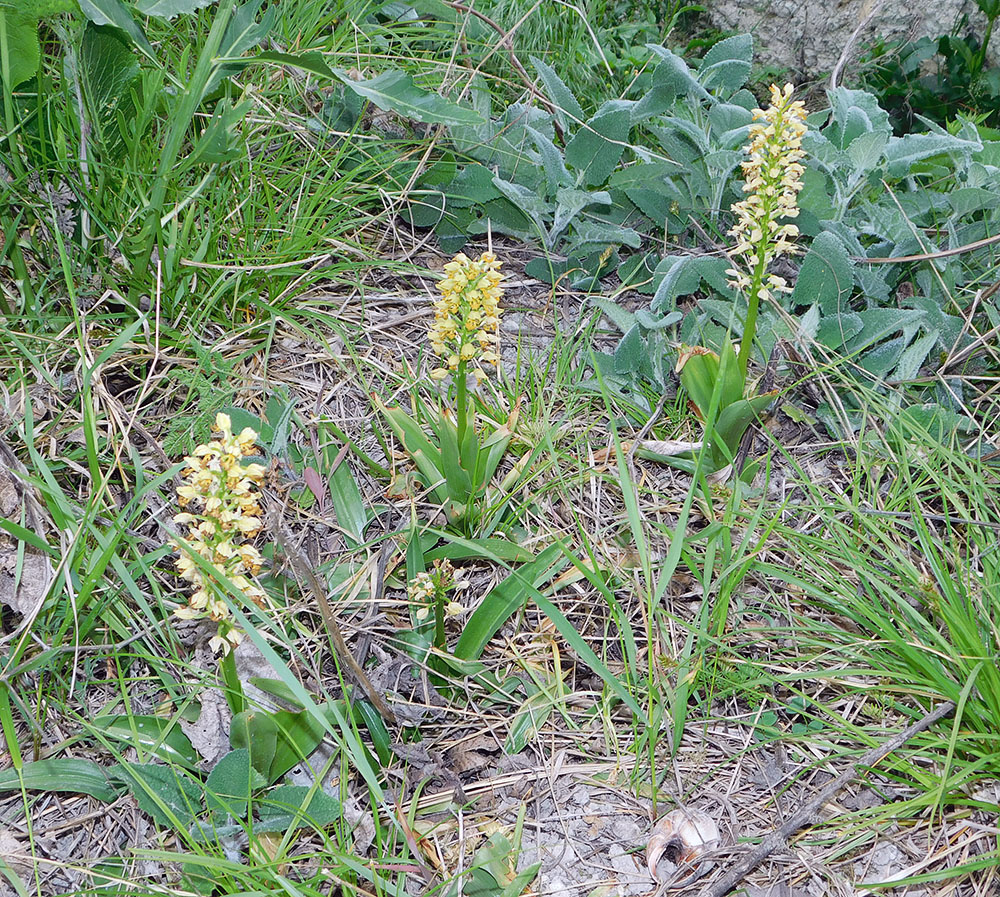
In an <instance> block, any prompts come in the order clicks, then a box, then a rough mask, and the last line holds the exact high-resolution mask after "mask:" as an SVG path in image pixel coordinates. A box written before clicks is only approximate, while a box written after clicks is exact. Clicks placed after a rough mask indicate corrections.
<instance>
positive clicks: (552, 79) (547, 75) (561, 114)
mask: <svg viewBox="0 0 1000 897" xmlns="http://www.w3.org/2000/svg"><path fill="white" fill-rule="evenodd" d="M528 58H529V59H530V60H531V64H532V65H533V66H534V67H535V71H536V72H538V76H539V78H541V79H542V84H544V85H545V89H546V91H548V95H549V99H550V100H552V103H553V105H554V106H555V110H554V111H553V113H552V114H553V115H554V116H555V118H556V121H557V122H559V127H560V128H562V131H563V133H564V134H565V133H567V132H569V131H571V130H573V128H572V127H571V126H570V125H571V124H572V125H574V126H575V125H576V124H578V123H580V122H582V121H583V120H584V117H585V115H584V111H583V107H582V106H581V105H580V103H579V102H578V101H577V99H576V97H575V96H573V92H572V91H571V90H570V89H569V88H568V87H567V86H566V84H565V83H564V82H563V80H562V79H561V78H560V77H559V76H558V75H557V74H556V72H555V69H553V68H552V66H550V65H548V64H547V63H545V62H542V60H541V59H539V58H538V57H537V56H530V57H528Z"/></svg>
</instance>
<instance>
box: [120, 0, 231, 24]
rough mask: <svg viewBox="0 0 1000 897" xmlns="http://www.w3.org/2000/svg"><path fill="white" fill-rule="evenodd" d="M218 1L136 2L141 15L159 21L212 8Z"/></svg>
mask: <svg viewBox="0 0 1000 897" xmlns="http://www.w3.org/2000/svg"><path fill="white" fill-rule="evenodd" d="M215 2H216V0H136V4H135V8H136V10H138V12H139V14H140V15H144V16H154V17H155V18H157V19H173V18H176V17H177V16H183V15H188V14H189V13H192V12H197V11H198V10H199V9H204V8H205V7H206V6H211V5H212V4H213V3H215Z"/></svg>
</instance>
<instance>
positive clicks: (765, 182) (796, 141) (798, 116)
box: [726, 84, 807, 375]
mask: <svg viewBox="0 0 1000 897" xmlns="http://www.w3.org/2000/svg"><path fill="white" fill-rule="evenodd" d="M793 90H794V89H793V87H792V85H791V84H786V85H785V86H784V87H783V88H780V87H778V86H777V85H776V84H772V85H771V90H770V93H771V105H770V106H769V107H768V108H767V109H755V110H754V111H753V123H752V124H751V125H750V128H749V131H748V138H749V141H748V143H747V145H746V147H745V152H746V153H747V156H748V158H747V160H746V161H744V162H742V163H741V167H742V169H743V176H744V184H743V191H744V193H745V194H746V198H745V199H743V200H741V201H740V202H736V203H733V206H732V211H733V214H734V215H735V216H736V223H735V224H734V225H733V227H732V229H731V230H730V231H729V233H730V235H731V236H733V237H734V238H735V245H734V247H733V249H732V250H731V255H732V256H733V259H734V266H733V268H731V269H730V270H728V271H727V272H726V273H727V274H728V275H729V277H730V280H729V285H730V286H731V287H732V288H733V289H735V290H739V291H740V292H743V293H745V294H746V296H747V302H748V309H747V317H746V322H745V324H744V333H743V340H742V343H741V347H740V354H739V359H738V361H739V366H740V370H741V371H742V372H743V373H744V375H745V374H746V369H747V362H748V360H749V355H750V346H751V343H752V341H753V336H754V332H755V330H756V325H757V312H758V309H759V307H760V301H761V300H762V299H764V300H766V299H769V298H771V294H770V292H769V289H779V290H784V289H785V287H784V281H781V285H778V283H777V282H776V281H775V280H774V279H768V267H769V266H770V264H771V263H772V262H773V261H774V260H775V259H776V258H777V257H778V256H780V255H784V254H787V253H791V252H794V251H795V246H794V245H793V244H792V242H791V241H792V240H793V239H794V238H795V237H797V236H798V233H799V231H798V228H797V227H796V226H795V225H794V224H788V223H782V219H787V218H795V217H796V216H797V215H798V214H799V208H798V194H799V191H800V190H802V175H803V173H804V171H805V169H804V168H803V166H802V164H801V163H802V159H803V158H804V157H805V151H804V150H803V149H802V138H803V136H804V135H805V133H806V131H807V127H806V123H805V117H806V109H805V105H804V104H803V103H802V102H800V101H798V100H792V93H793ZM765 284H766V285H765Z"/></svg>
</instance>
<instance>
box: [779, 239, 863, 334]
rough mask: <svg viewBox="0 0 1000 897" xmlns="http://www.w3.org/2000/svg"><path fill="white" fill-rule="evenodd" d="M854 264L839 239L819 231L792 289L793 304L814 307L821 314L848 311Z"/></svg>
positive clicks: (852, 287) (852, 285)
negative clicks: (816, 307)
mask: <svg viewBox="0 0 1000 897" xmlns="http://www.w3.org/2000/svg"><path fill="white" fill-rule="evenodd" d="M853 289H854V264H853V263H852V262H851V260H850V258H849V257H848V255H847V249H846V248H845V247H844V244H843V243H842V242H841V241H840V239H839V238H838V237H837V236H836V235H834V234H832V233H830V232H829V231H823V232H822V233H820V234H819V235H818V236H817V237H816V238H815V239H814V240H813V242H812V245H811V246H810V247H809V251H808V252H807V253H806V257H805V259H804V260H803V262H802V267H801V268H800V269H799V276H798V279H797V280H796V282H795V287H794V288H793V290H792V304H793V305H798V306H802V305H813V304H817V305H819V307H820V311H822V312H823V313H824V314H825V315H837V314H840V313H841V312H842V311H846V310H848V308H849V306H848V302H849V300H850V298H851V292H852V291H853Z"/></svg>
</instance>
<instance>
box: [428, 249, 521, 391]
mask: <svg viewBox="0 0 1000 897" xmlns="http://www.w3.org/2000/svg"><path fill="white" fill-rule="evenodd" d="M500 264H501V263H500V262H499V261H498V260H497V258H496V256H495V255H494V254H493V253H492V252H484V253H483V254H482V255H480V256H479V258H477V259H475V260H473V259H470V258H469V257H468V256H467V255H465V253H462V252H460V253H459V254H458V255H456V256H455V258H454V260H453V261H450V262H448V264H446V265H445V266H444V272H445V275H446V276H445V278H444V279H443V280H441V281H440V282H439V283H438V289H439V290H440V291H441V297H440V298H439V299H438V300H437V301H436V302H435V303H434V323H433V324H432V325H431V329H430V334H429V336H430V344H431V349H432V350H433V351H434V354H435V355H438V356H440V357H441V358H443V359H444V365H443V366H441V367H438V368H435V369H434V370H433V371H431V377H433V378H434V379H436V380H443V379H444V378H445V377H447V376H448V375H449V374H451V373H453V372H457V371H459V370H460V368H461V369H463V370H464V366H465V365H467V364H471V365H472V373H473V374H474V375H475V377H476V380H477V381H479V382H481V381H482V380H483V379H484V378H485V377H486V376H487V375H486V372H485V371H484V370H483V368H482V365H484V364H488V365H494V366H496V365H498V364H499V363H500V356H499V354H498V353H497V335H498V334H499V331H500V315H501V313H502V309H501V307H500V299H501V298H502V296H503V289H502V288H501V286H500V282H501V280H502V279H503V275H502V274H500Z"/></svg>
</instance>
